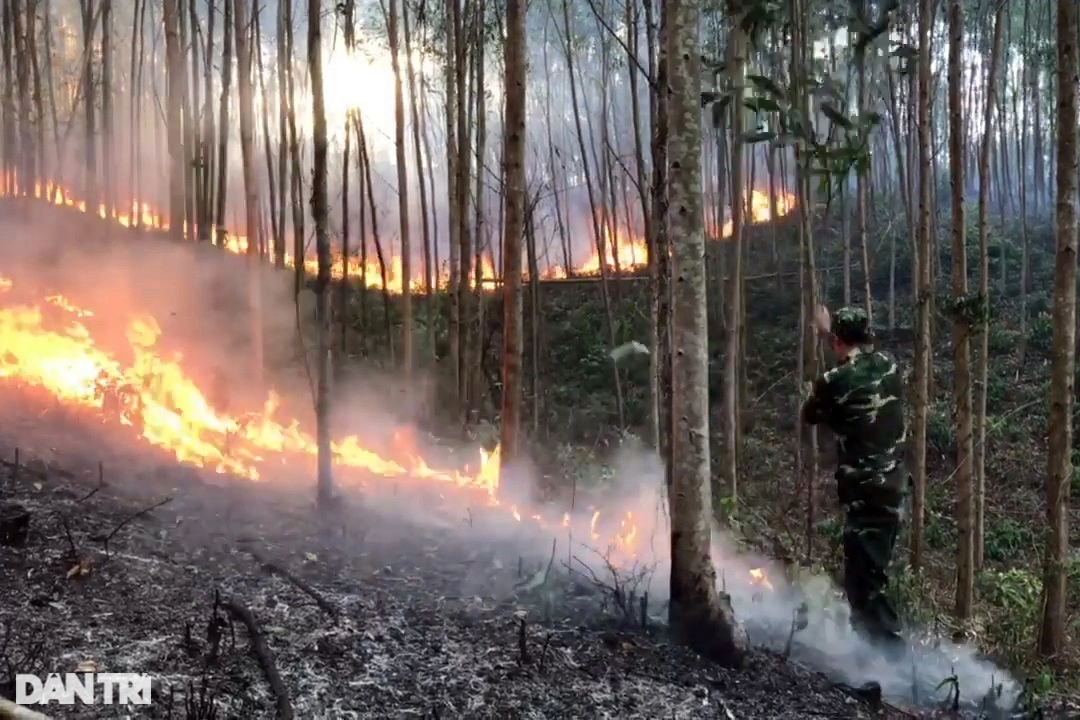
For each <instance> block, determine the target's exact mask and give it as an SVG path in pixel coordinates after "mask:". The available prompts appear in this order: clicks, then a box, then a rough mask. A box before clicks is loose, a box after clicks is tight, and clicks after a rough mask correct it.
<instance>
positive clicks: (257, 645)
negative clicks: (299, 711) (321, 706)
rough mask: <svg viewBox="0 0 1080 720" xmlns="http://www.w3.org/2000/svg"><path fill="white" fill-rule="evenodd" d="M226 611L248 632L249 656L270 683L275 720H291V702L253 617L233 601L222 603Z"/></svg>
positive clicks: (248, 611)
mask: <svg viewBox="0 0 1080 720" xmlns="http://www.w3.org/2000/svg"><path fill="white" fill-rule="evenodd" d="M223 605H224V607H225V609H226V610H228V611H229V614H230V615H232V616H233V617H234V618H236V619H237V620H239V621H240V622H242V623H244V625H245V626H246V627H247V630H248V638H249V639H250V640H249V641H250V643H251V654H252V655H254V656H255V659H256V660H257V661H258V663H259V666H260V667H261V668H262V671H263V674H264V675H265V676H266V681H267V682H268V683H270V691H271V692H272V693H274V698H275V699H276V700H277V703H276V704H277V720H293V708H292V702H291V701H290V700H289V691H288V690H286V689H285V683H284V682H282V680H281V675H280V674H278V670H277V665H275V664H274V656H273V655H272V654H271V653H270V647H269V646H268V645H267V644H266V640H265V639H264V638H263V634H262V631H261V630H259V625H258V623H256V622H255V616H254V615H252V614H251V611H250V610H248V609H247V608H246V607H244V606H243V605H241V604H240V603H238V602H236V601H235V600H227V601H225V602H224V603H223Z"/></svg>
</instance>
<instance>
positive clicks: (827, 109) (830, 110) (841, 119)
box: [821, 103, 852, 130]
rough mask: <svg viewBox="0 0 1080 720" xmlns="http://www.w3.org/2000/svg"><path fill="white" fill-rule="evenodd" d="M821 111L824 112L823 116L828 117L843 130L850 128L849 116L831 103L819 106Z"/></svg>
mask: <svg viewBox="0 0 1080 720" xmlns="http://www.w3.org/2000/svg"><path fill="white" fill-rule="evenodd" d="M821 112H822V113H824V114H825V117H827V118H829V120H831V121H833V122H834V123H836V124H837V125H839V126H840V127H842V128H844V129H845V130H850V129H851V128H852V124H851V120H850V118H848V117H847V116H846V115H844V114H843V113H842V112H840V111H839V110H837V109H836V108H835V107H833V106H832V105H830V104H828V103H825V104H824V105H822V106H821Z"/></svg>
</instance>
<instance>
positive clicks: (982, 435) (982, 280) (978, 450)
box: [973, 2, 1006, 569]
mask: <svg viewBox="0 0 1080 720" xmlns="http://www.w3.org/2000/svg"><path fill="white" fill-rule="evenodd" d="M1005 5H1006V3H1005V2H999V3H998V6H997V8H998V9H997V13H996V14H995V16H994V37H993V40H992V41H991V46H990V68H989V71H988V72H987V74H986V93H985V94H984V95H983V98H984V102H985V108H984V115H983V135H982V139H981V141H980V145H979V209H978V212H979V217H978V225H979V295H978V299H979V304H978V309H977V313H978V316H977V317H976V318H975V320H976V322H978V325H979V377H978V382H977V385H978V388H979V395H978V401H977V402H976V405H975V433H976V435H975V448H974V449H975V488H974V539H973V542H974V554H973V562H974V566H975V568H976V569H978V568H979V567H981V566H982V562H983V548H984V539H983V536H984V531H983V528H984V518H985V508H986V390H987V383H988V382H989V377H990V376H989V368H990V364H989V360H990V332H989V330H990V323H989V321H990V318H989V312H990V229H989V226H988V222H987V217H986V216H987V211H988V207H987V206H988V204H989V201H990V141H991V137H992V133H993V118H994V109H995V106H996V101H995V100H996V97H997V89H998V88H997V79H998V63H999V62H1000V55H1001V34H1002V33H1001V30H1002V25H1003V24H1004V20H1005ZM1000 122H1001V123H1002V124H1004V122H1005V117H1004V116H1002V118H1001V120H1000ZM1000 262H1001V264H1002V265H1004V264H1005V253H1004V252H1002V253H1001V260H1000Z"/></svg>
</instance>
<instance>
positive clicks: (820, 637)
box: [474, 447, 1021, 711]
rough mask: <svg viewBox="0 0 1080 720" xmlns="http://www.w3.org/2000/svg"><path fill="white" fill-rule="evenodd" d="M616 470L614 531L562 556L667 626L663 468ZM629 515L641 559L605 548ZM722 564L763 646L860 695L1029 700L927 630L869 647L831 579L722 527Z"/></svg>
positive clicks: (966, 702)
mask: <svg viewBox="0 0 1080 720" xmlns="http://www.w3.org/2000/svg"><path fill="white" fill-rule="evenodd" d="M610 467H611V470H612V475H613V478H612V487H611V488H610V489H609V490H608V491H606V492H605V493H604V498H603V500H602V507H603V513H602V515H603V516H604V517H606V518H607V519H608V524H607V526H601V527H598V528H597V532H596V533H595V536H594V537H593V538H589V537H585V538H582V537H580V536H579V537H574V536H573V531H565V532H563V533H562V534H561V535H557V536H556V540H557V542H558V543H560V544H561V545H560V547H561V548H563V549H561V550H560V551H559V554H560V556H561V557H564V558H565V557H568V556H569V557H572V561H571V563H573V564H574V565H575V566H576V571H578V572H581V573H582V574H583V575H582V576H583V577H588V578H589V581H593V580H594V579H599V580H600V581H601V582H603V583H604V584H606V585H607V586H608V588H609V589H610V590H614V588H615V587H616V585H620V586H621V588H622V590H623V592H624V594H629V593H630V592H633V593H634V595H635V597H634V598H629V601H630V602H633V601H634V600H635V599H640V598H641V597H643V596H644V595H645V593H647V598H648V606H649V608H650V619H651V620H652V621H658V622H661V623H662V622H664V621H665V618H666V610H667V599H668V577H669V572H670V567H671V565H670V552H669V547H670V546H669V542H670V526H669V524H668V515H667V511H666V501H665V492H664V490H663V488H664V470H663V465H662V463H661V461H660V459H659V458H658V457H657V456H656V454H655V453H651V452H648V451H646V450H645V449H643V448H640V447H630V448H623V449H620V450H619V451H618V452H617V453H616V454H615V456H614V458H613V460H612V462H611V463H610ZM589 512H591V510H590V511H589ZM586 517H587V514H586ZM627 517H633V519H634V522H635V524H636V537H635V538H634V541H633V543H632V549H633V552H629V551H628V548H627V547H620V546H619V544H618V543H612V544H609V545H606V546H605V545H604V543H605V542H607V541H609V540H610V538H611V537H612V533H613V532H615V533H617V532H618V531H619V528H620V525H622V521H623V520H624V519H625V518H627ZM580 526H581V525H580V523H578V524H575V525H574V527H575V528H580ZM491 527H492V526H485V529H484V530H483V531H481V532H487V531H488V529H490V528H491ZM474 532H475V530H474ZM538 535H544V534H543V533H538ZM534 543H535V544H534V545H533V553H534V555H535V556H536V557H537V558H539V559H543V558H546V556H547V554H549V553H551V534H550V533H548V534H547V535H545V536H544V539H541V538H540V537H537V538H535V539H534ZM567 546H569V550H567V549H565V548H567ZM712 556H713V560H714V563H715V565H716V572H717V582H718V587H719V589H720V590H721V591H724V592H727V593H728V594H729V595H730V597H731V602H732V606H733V608H734V610H735V614H736V617H737V618H738V619H739V620H740V622H742V623H743V624H744V627H746V629H747V632H748V634H749V637H750V641H751V643H752V644H753V645H754V646H757V647H763V648H767V649H769V650H772V651H775V652H779V653H787V654H789V655H790V657H791V658H792V659H793V660H794V661H797V662H801V663H803V664H805V665H807V666H809V667H811V668H813V669H815V670H818V671H820V672H822V673H824V674H826V675H827V676H828V677H829V678H830V679H831V680H833V681H834V682H837V683H843V684H846V685H849V686H852V687H859V686H861V685H863V684H865V683H868V682H871V681H872V682H876V683H878V684H879V685H880V687H881V689H882V693H883V695H884V696H885V697H886V698H891V699H893V700H896V701H900V702H907V703H912V704H916V705H921V706H928V705H934V704H937V705H941V704H942V703H944V702H945V701H947V700H948V693H949V692H950V690H951V689H952V687H953V683H952V682H947V680H948V679H949V678H955V684H956V686H957V687H959V688H960V693H961V694H960V704H961V705H962V706H966V707H968V708H970V709H976V710H981V711H987V710H988V709H993V708H997V709H1000V710H1002V711H1007V710H1010V709H1011V708H1012V707H1013V706H1014V705H1015V703H1016V701H1017V700H1018V698H1019V696H1020V693H1021V685H1020V683H1018V682H1017V680H1016V679H1015V678H1014V677H1013V676H1012V675H1011V674H1010V673H1009V672H1008V671H1006V670H1004V669H1002V668H1001V667H998V666H997V665H995V664H994V663H992V662H990V661H989V660H987V659H985V658H983V657H981V656H980V654H979V652H978V650H977V649H976V648H974V647H972V646H969V645H961V644H955V643H952V642H950V641H948V640H946V639H943V638H939V637H935V634H934V633H933V632H931V631H928V630H927V629H925V628H919V627H911V628H909V630H908V638H909V640H910V643H911V651H910V652H908V653H899V654H898V653H896V652H895V651H890V650H889V649H888V648H884V647H881V646H878V645H876V644H874V643H872V642H870V641H868V640H867V639H866V638H864V637H863V636H862V635H860V634H858V633H857V632H855V631H854V630H853V629H852V627H851V624H850V608H849V607H848V605H847V602H846V601H845V600H844V599H843V593H842V591H841V590H840V589H839V588H838V587H837V586H836V584H835V583H834V581H833V580H832V579H831V578H830V577H828V576H825V575H820V574H813V573H811V572H809V571H806V570H803V571H801V572H798V573H795V575H796V577H793V578H790V579H789V578H788V577H786V573H785V570H784V568H782V567H780V566H779V564H778V563H777V562H775V561H774V560H772V559H770V558H767V557H763V556H761V555H759V554H757V553H755V552H752V551H749V550H747V549H746V548H745V547H744V546H743V545H741V544H740V543H738V542H737V541H736V540H735V539H734V538H733V537H732V536H731V535H729V534H727V533H725V532H724V531H723V530H721V529H720V528H714V530H713V547H712ZM636 614H637V608H636V607H635V608H633V609H632V616H636ZM990 697H994V700H993V701H989V700H987V698H990Z"/></svg>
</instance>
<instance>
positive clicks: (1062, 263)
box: [1039, 0, 1080, 661]
mask: <svg viewBox="0 0 1080 720" xmlns="http://www.w3.org/2000/svg"><path fill="white" fill-rule="evenodd" d="M1077 11H1078V8H1077V4H1076V2H1075V0H1058V3H1057V80H1058V97H1057V103H1058V104H1057V127H1058V145H1057V197H1056V201H1057V208H1056V212H1055V220H1056V225H1057V227H1056V234H1057V257H1056V260H1055V263H1054V308H1053V318H1054V319H1053V322H1054V346H1053V357H1052V360H1051V366H1050V419H1049V420H1050V422H1049V425H1050V438H1049V440H1050V443H1049V444H1050V451H1049V453H1048V454H1047V461H1046V521H1047V524H1048V525H1049V533H1048V534H1047V539H1046V566H1045V568H1044V570H1043V588H1044V593H1045V605H1044V607H1043V616H1042V628H1041V631H1040V633H1039V654H1040V655H1041V656H1042V657H1044V658H1047V659H1050V660H1055V661H1061V660H1063V658H1061V655H1062V650H1064V646H1065V623H1066V619H1067V618H1068V615H1067V613H1066V607H1065V599H1066V595H1067V592H1068V591H1067V579H1068V578H1067V576H1066V569H1067V568H1066V563H1067V562H1068V557H1069V485H1070V483H1071V482H1072V479H1073V467H1072V453H1071V447H1070V445H1071V441H1072V425H1073V422H1072V417H1073V404H1074V400H1073V389H1074V388H1073V384H1074V379H1073V377H1074V376H1073V373H1074V371H1075V367H1076V243H1077V237H1076V233H1077V226H1076V205H1077V196H1076V195H1077V156H1076V151H1077V148H1076V135H1077V124H1078V123H1080V118H1078V117H1077V110H1078V108H1077V85H1078V83H1080V67H1078V62H1077V49H1076V43H1077V39H1076V36H1077V15H1078V12H1077Z"/></svg>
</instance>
